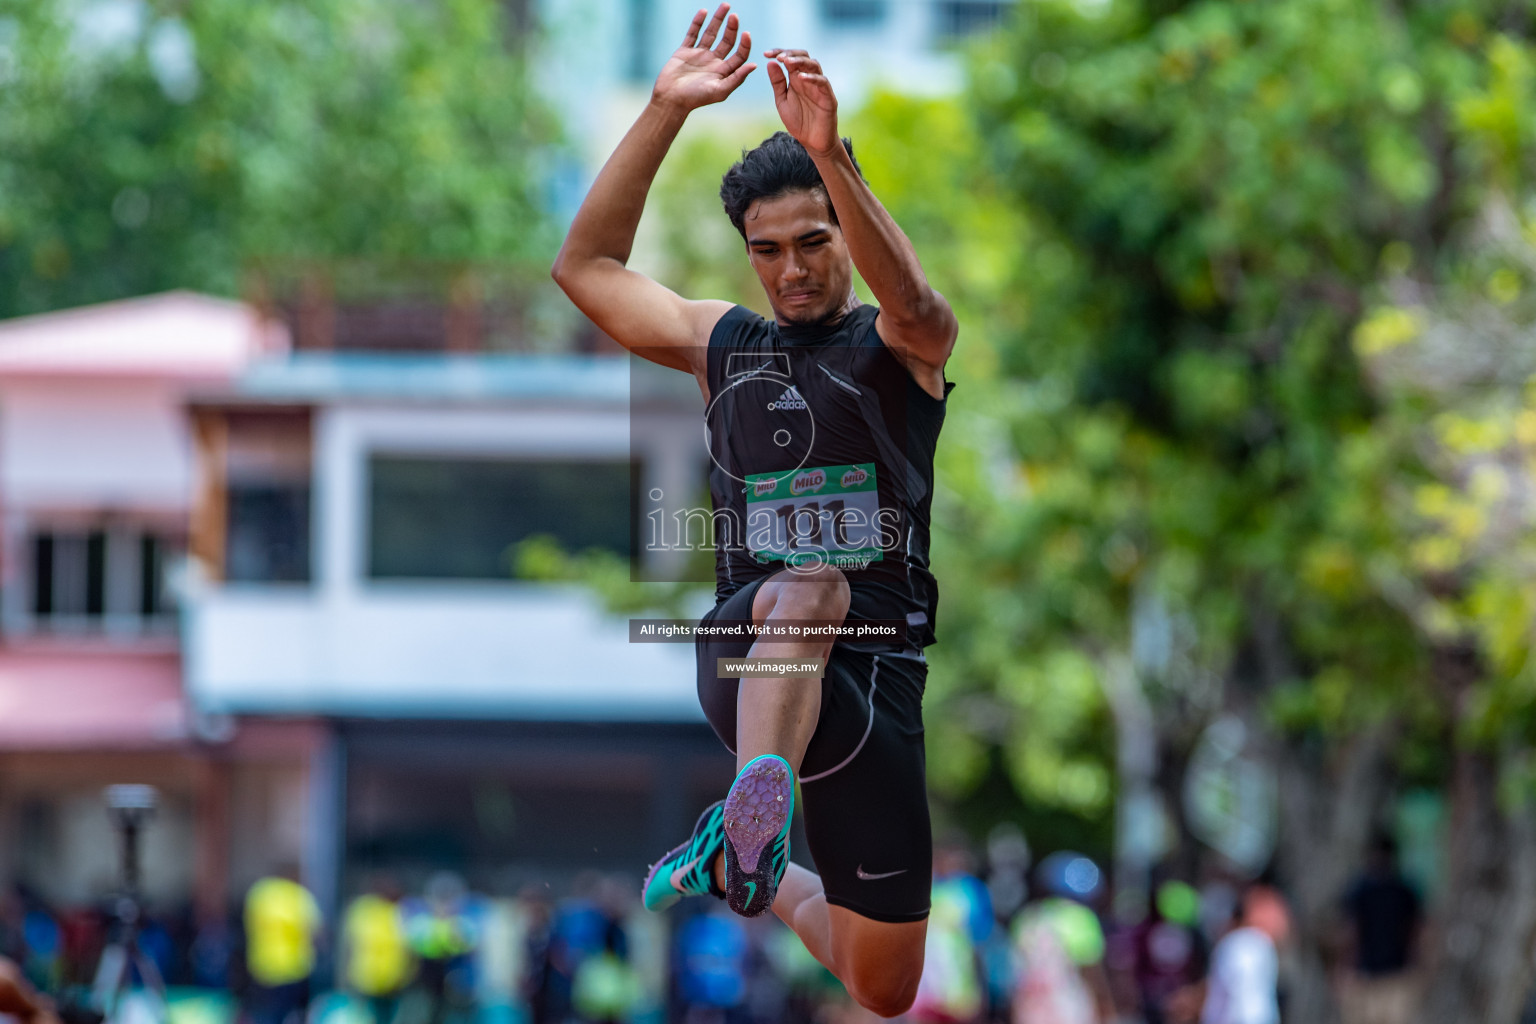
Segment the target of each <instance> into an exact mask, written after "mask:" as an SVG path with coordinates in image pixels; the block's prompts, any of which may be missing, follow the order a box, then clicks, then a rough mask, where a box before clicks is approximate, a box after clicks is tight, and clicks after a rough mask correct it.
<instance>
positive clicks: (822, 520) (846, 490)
mask: <svg viewBox="0 0 1536 1024" xmlns="http://www.w3.org/2000/svg"><path fill="white" fill-rule="evenodd" d="M746 482H747V548H748V550H750V551H751V552H752V555H753V557H754V558H756V559H757V560H758V561H759V562H784V563H785V564H786V565H799V564H802V563H805V562H813V561H823V562H826V563H828V564H830V565H834V566H837V567H839V568H850V567H851V568H862V567H864V566H866V565H868V564H869V563H871V562H878V561H880V560H881V559H882V558H884V551H883V548H884V546H885V545H884V544H883V543H882V540H884V539H885V535H886V533H888V532H890V531H892V530H893V529H894V522H895V514H894V513H893V512H890V511H887V512H886V513H884V514H883V515H882V513H881V511H880V497H879V494H878V491H877V488H876V485H875V464H874V463H872V462H865V463H861V464H859V465H856V466H817V467H814V468H806V469H800V470H797V471H795V472H794V473H792V474H789V475H785V474H783V473H754V474H751V475H749V476H747V477H746Z"/></svg>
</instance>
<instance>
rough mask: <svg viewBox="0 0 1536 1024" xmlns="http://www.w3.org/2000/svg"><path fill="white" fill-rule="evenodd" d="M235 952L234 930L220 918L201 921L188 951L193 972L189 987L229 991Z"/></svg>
mask: <svg viewBox="0 0 1536 1024" xmlns="http://www.w3.org/2000/svg"><path fill="white" fill-rule="evenodd" d="M234 951H235V935H234V929H232V928H231V927H230V926H229V922H228V921H225V920H223V919H221V918H213V919H211V920H208V921H204V922H203V923H202V924H201V925H199V926H198V929H197V934H196V935H194V936H193V938H192V946H191V948H190V949H189V950H188V951H187V960H188V961H189V964H190V966H191V970H192V983H193V984H194V985H201V986H203V987H204V988H228V987H230V986H231V985H232V983H233V979H232V978H231V976H230V975H231V971H230V968H231V966H233V964H232V961H233V959H234Z"/></svg>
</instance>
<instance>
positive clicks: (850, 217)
mask: <svg viewBox="0 0 1536 1024" xmlns="http://www.w3.org/2000/svg"><path fill="white" fill-rule="evenodd" d="M812 159H813V160H815V162H816V167H817V169H818V170H819V171H820V172H821V178H822V181H823V182H824V183H825V184H826V187H827V198H828V199H829V200H831V203H832V209H833V210H835V211H836V212H837V223H838V226H839V227H840V228H841V229H842V232H843V238H844V240H845V241H846V242H847V243H848V253H849V255H850V256H852V257H853V265H854V266H855V267H857V268H858V270H859V274H860V276H862V277H863V278H864V283H865V284H867V285H869V290H870V291H872V292H874V295H875V301H876V302H877V303H878V304H879V305H880V313H881V315H882V316H885V317H889V318H890V319H891V320H893V321H895V322H897V323H900V324H914V325H915V324H922V323H925V322H927V321H930V320H932V319H934V318H935V317H938V316H941V315H944V316H947V315H948V305H947V304H946V303H945V302H944V300H943V299H942V298H941V297H940V296H939V294H938V293H937V292H935V291H934V290H933V287H932V286H931V285H930V284H929V283H928V276H927V275H926V274H924V273H923V267H922V264H921V263H920V262H919V261H918V258H917V250H916V249H914V248H913V247H912V241H911V239H909V238H907V235H906V232H904V231H902V230H901V228H900V227H899V226H898V225H897V223H896V221H895V220H894V219H893V218H892V217H891V215H890V213H889V212H888V211H887V210H886V208H885V205H884V204H883V203H881V202H880V200H879V199H878V198H877V197H876V196H875V194H874V192H872V191H870V188H869V186H868V185H867V184H865V182H864V179H863V178H861V177H859V172H858V171H857V170H856V169H855V168H854V166H853V161H852V160H850V159H849V158H848V153H847V151H846V150H844V149H843V147H842V146H841V145H837V146H834V147H833V148H832V150H831V151H830V152H829V153H825V154H814V153H813V154H812Z"/></svg>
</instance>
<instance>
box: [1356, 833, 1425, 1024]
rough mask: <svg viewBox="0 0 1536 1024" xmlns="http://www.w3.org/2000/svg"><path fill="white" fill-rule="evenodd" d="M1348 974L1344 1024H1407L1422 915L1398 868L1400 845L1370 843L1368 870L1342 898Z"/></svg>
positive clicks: (1378, 839) (1379, 839)
mask: <svg viewBox="0 0 1536 1024" xmlns="http://www.w3.org/2000/svg"><path fill="white" fill-rule="evenodd" d="M1343 904H1344V906H1343V910H1344V916H1345V920H1346V923H1347V925H1348V936H1347V940H1346V943H1345V947H1346V962H1348V963H1349V964H1350V968H1351V969H1350V972H1349V975H1348V976H1347V977H1346V978H1345V981H1344V991H1343V999H1342V1002H1343V1010H1344V1022H1345V1024H1406V1022H1407V1021H1408V1020H1410V1019H1411V1018H1412V1016H1413V1005H1414V999H1415V991H1414V990H1415V978H1414V972H1413V968H1414V966H1415V965H1414V953H1415V948H1416V946H1417V944H1418V935H1419V928H1420V925H1421V923H1422V910H1421V904H1420V902H1419V895H1418V893H1417V892H1415V891H1414V889H1413V887H1412V886H1411V885H1409V884H1408V881H1407V880H1406V879H1405V878H1404V877H1403V875H1402V872H1401V871H1399V870H1398V865H1397V843H1396V842H1395V841H1394V840H1393V839H1392V837H1391V836H1388V835H1385V834H1380V835H1377V836H1375V837H1374V838H1373V839H1372V840H1371V844H1370V849H1369V850H1368V852H1367V855H1366V867H1365V871H1364V872H1363V873H1362V874H1361V876H1360V877H1359V878H1358V879H1356V880H1355V882H1354V884H1353V885H1351V886H1350V888H1349V891H1348V892H1347V893H1345V895H1344V901H1343Z"/></svg>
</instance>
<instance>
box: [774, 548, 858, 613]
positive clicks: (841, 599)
mask: <svg viewBox="0 0 1536 1024" xmlns="http://www.w3.org/2000/svg"><path fill="white" fill-rule="evenodd" d="M791 573H792V575H788V576H785V577H780V579H781V580H782V582H783V584H784V589H783V590H782V591H781V593H780V594H779V598H778V600H777V602H775V604H774V612H775V614H777V615H779V616H781V617H786V618H796V619H806V620H815V621H818V622H820V621H828V622H836V623H841V622H842V621H843V619H844V618H846V617H847V615H848V604H849V601H850V599H851V597H852V591H850V590H849V588H848V577H847V576H844V575H843V572H842V570H841V569H837V568H834V567H833V566H830V565H827V564H826V563H824V562H820V563H817V564H816V565H815V566H807V567H804V568H797V569H793V570H791Z"/></svg>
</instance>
